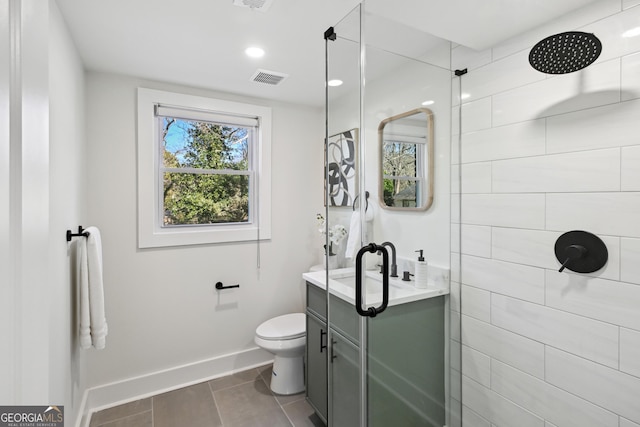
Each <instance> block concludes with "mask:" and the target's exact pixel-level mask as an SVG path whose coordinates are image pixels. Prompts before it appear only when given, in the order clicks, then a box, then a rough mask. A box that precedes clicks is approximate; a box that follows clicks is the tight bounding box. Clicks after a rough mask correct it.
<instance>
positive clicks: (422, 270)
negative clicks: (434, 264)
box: [414, 249, 428, 289]
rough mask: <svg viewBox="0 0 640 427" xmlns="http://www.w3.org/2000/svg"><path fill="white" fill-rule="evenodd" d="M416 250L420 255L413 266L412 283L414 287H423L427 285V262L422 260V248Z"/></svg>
mask: <svg viewBox="0 0 640 427" xmlns="http://www.w3.org/2000/svg"><path fill="white" fill-rule="evenodd" d="M416 252H420V256H419V257H418V261H416V264H415V265H416V268H415V279H414V284H415V287H416V288H421V289H424V288H426V287H427V267H428V265H427V262H426V261H425V260H424V256H422V252H423V250H422V249H420V250H417V251H416Z"/></svg>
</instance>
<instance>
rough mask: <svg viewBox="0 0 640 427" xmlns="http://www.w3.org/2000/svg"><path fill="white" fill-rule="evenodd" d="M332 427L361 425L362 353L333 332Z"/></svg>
mask: <svg viewBox="0 0 640 427" xmlns="http://www.w3.org/2000/svg"><path fill="white" fill-rule="evenodd" d="M331 337H332V343H333V348H332V358H331V368H330V369H331V384H332V386H333V393H332V394H333V396H332V397H331V404H332V406H331V408H332V411H331V416H332V423H331V426H332V427H354V426H359V425H360V362H359V360H360V352H359V350H358V347H356V346H354V345H353V344H351V342H349V341H348V340H347V339H346V338H343V337H342V336H341V335H340V334H338V333H336V332H334V331H333V330H332V331H331Z"/></svg>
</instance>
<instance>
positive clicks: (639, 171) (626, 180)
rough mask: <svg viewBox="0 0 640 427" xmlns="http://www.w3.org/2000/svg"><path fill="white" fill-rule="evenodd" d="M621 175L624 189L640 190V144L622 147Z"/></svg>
mask: <svg viewBox="0 0 640 427" xmlns="http://www.w3.org/2000/svg"><path fill="white" fill-rule="evenodd" d="M639 74H640V70H639ZM639 142H640V141H639ZM621 175H622V177H621V179H622V191H640V145H634V146H631V147H623V148H622V173H621Z"/></svg>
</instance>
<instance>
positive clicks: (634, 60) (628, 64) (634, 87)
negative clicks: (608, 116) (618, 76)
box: [621, 53, 640, 101]
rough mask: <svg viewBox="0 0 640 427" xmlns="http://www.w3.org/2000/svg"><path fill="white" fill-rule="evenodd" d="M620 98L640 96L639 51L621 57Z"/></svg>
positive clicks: (628, 98) (625, 99) (624, 99)
mask: <svg viewBox="0 0 640 427" xmlns="http://www.w3.org/2000/svg"><path fill="white" fill-rule="evenodd" d="M621 67H622V71H621V73H622V82H621V85H622V100H623V101H627V100H630V99H636V98H640V53H634V54H633V55H627V56H623V57H622V64H621Z"/></svg>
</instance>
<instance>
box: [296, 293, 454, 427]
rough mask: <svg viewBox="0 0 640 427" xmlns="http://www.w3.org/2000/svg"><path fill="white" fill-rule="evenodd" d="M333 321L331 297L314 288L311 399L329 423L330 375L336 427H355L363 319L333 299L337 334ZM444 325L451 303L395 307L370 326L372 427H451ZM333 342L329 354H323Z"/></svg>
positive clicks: (425, 302)
mask: <svg viewBox="0 0 640 427" xmlns="http://www.w3.org/2000/svg"><path fill="white" fill-rule="evenodd" d="M326 318H327V317H326V293H325V291H324V290H323V289H320V288H319V287H317V286H315V285H313V284H311V283H307V350H306V351H307V364H306V374H307V375H306V378H307V399H308V401H309V403H310V404H311V405H312V406H313V408H314V409H315V410H316V412H317V413H318V415H319V416H320V417H321V418H322V419H323V421H325V422H326V420H327V405H328V397H327V374H328V375H330V376H331V381H332V385H333V393H332V394H333V396H332V398H331V405H332V419H331V425H332V426H335V427H341V426H347V427H352V426H356V425H359V424H360V421H359V417H360V411H359V406H360V350H359V343H360V336H359V322H360V317H359V316H358V314H357V313H356V311H355V309H354V307H353V306H352V305H351V304H350V303H348V302H346V301H344V300H342V299H340V298H338V297H335V296H334V295H331V328H328V329H327V321H326ZM444 322H445V297H444V296H437V297H433V298H428V299H423V300H419V301H413V302H409V303H405V304H400V305H394V306H390V307H388V308H387V309H386V311H385V312H384V313H382V314H380V315H379V316H377V317H373V318H367V330H368V336H367V341H368V346H369V353H368V356H367V363H368V371H369V373H368V378H367V381H368V396H367V398H368V411H369V412H368V425H369V426H380V427H386V426H390V425H398V426H400V425H420V426H434V427H435V426H438V427H442V426H443V425H445V393H444V388H445V349H444V345H445V335H444V329H445V324H444ZM325 333H326V334H327V335H325ZM327 339H330V340H331V343H332V347H333V349H332V350H333V351H332V352H329V353H327V349H326V348H321V347H322V346H323V345H326V344H327V341H326V340H327ZM322 340H324V341H322Z"/></svg>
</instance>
